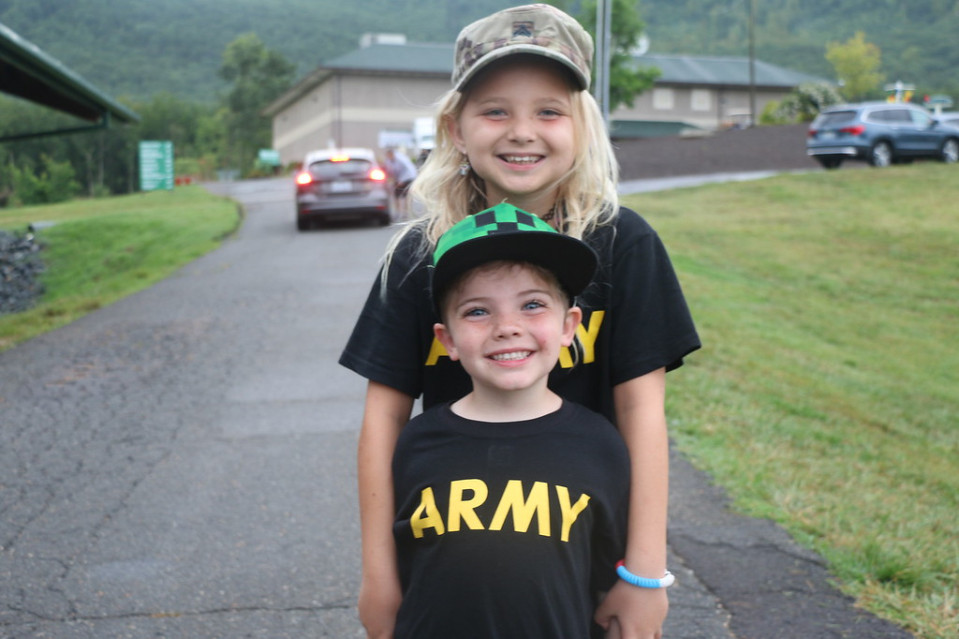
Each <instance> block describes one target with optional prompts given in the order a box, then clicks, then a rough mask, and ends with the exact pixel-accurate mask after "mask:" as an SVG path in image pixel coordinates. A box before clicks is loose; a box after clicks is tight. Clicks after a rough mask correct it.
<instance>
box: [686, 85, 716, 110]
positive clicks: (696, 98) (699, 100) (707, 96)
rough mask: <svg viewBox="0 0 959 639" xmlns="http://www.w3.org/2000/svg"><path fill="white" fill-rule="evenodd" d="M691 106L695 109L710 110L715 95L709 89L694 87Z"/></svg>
mask: <svg viewBox="0 0 959 639" xmlns="http://www.w3.org/2000/svg"><path fill="white" fill-rule="evenodd" d="M689 106H690V107H691V108H692V110H693V111H709V110H710V109H712V108H713V97H712V94H711V93H710V92H709V91H708V90H707V89H693V94H692V97H691V98H690V104H689Z"/></svg>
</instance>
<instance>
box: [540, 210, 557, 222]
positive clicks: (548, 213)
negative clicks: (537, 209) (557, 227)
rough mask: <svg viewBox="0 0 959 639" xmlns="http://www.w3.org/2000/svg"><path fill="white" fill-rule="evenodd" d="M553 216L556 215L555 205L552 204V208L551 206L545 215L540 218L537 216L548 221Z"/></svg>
mask: <svg viewBox="0 0 959 639" xmlns="http://www.w3.org/2000/svg"><path fill="white" fill-rule="evenodd" d="M554 217H556V207H555V206H554V207H553V208H551V209H550V210H549V212H547V213H546V215H544V216H543V217H541V218H539V219H541V220H543V221H544V222H549V221H550V220H552V219H553V218H554Z"/></svg>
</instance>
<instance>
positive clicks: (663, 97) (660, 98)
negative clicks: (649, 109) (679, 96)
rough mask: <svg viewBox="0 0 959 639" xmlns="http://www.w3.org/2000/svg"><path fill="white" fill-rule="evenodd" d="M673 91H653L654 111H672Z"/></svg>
mask: <svg viewBox="0 0 959 639" xmlns="http://www.w3.org/2000/svg"><path fill="white" fill-rule="evenodd" d="M673 102H674V97H673V90H672V89H653V108H654V109H662V110H667V109H672V108H673Z"/></svg>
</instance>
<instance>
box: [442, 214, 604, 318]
mask: <svg viewBox="0 0 959 639" xmlns="http://www.w3.org/2000/svg"><path fill="white" fill-rule="evenodd" d="M498 260H508V261H513V262H528V263H530V264H536V265H537V266H542V267H543V268H545V269H547V270H549V271H550V272H552V273H553V274H554V275H555V276H556V279H557V280H558V281H559V283H560V285H561V286H562V287H563V289H564V290H565V291H566V292H567V293H568V294H569V296H570V297H571V298H573V297H575V296H577V295H579V294H580V293H582V292H583V290H585V289H586V287H587V286H589V283H590V282H591V281H592V279H593V273H595V271H596V265H597V263H598V258H597V256H596V251H594V250H593V249H592V248H590V247H589V246H588V245H587V244H586V243H585V242H582V241H581V240H578V239H576V238H575V237H570V236H568V235H563V234H562V233H560V232H559V231H557V230H556V229H554V228H553V227H552V226H550V225H549V224H547V223H546V222H544V221H543V220H541V219H539V218H538V217H536V216H535V215H533V214H531V213H527V212H526V211H523V210H521V209H518V208H516V207H515V206H513V205H511V204H506V203H502V204H497V205H496V206H494V207H493V208H490V209H486V210H485V211H480V212H479V213H477V214H476V215H470V216H469V217H467V218H466V219H464V220H460V221H459V222H457V223H456V224H454V225H453V226H452V228H450V230H448V231H447V232H446V233H444V234H443V235H442V237H440V239H439V241H438V242H437V243H436V250H435V251H434V252H433V303H434V305H437V303H438V300H439V299H440V298H441V297H442V295H443V293H444V292H445V291H446V289H447V288H448V287H449V286H450V285H451V284H452V283H453V282H454V281H456V279H457V278H458V277H459V276H460V275H462V274H463V273H466V272H467V271H469V270H471V269H473V268H476V267H477V266H480V265H482V264H486V263H487V262H495V261H498Z"/></svg>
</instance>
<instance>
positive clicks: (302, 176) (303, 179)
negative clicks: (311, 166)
mask: <svg viewBox="0 0 959 639" xmlns="http://www.w3.org/2000/svg"><path fill="white" fill-rule="evenodd" d="M311 182H313V176H312V175H310V174H309V173H307V172H306V171H304V172H303V173H298V174H297V175H296V183H297V184H299V185H300V186H306V185H307V184H310V183H311Z"/></svg>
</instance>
